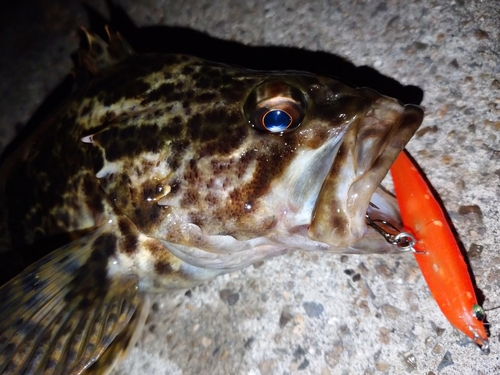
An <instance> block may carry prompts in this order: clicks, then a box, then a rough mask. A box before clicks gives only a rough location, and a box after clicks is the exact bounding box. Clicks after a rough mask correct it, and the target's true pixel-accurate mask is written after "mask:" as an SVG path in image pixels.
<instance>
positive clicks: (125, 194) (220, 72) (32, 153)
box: [0, 55, 364, 281]
mask: <svg viewBox="0 0 500 375" xmlns="http://www.w3.org/2000/svg"><path fill="white" fill-rule="evenodd" d="M269 79H276V80H279V81H280V82H285V83H290V84H291V85H293V86H294V87H297V88H298V89H300V90H303V91H304V92H305V93H307V92H311V91H312V89H313V88H315V89H316V91H321V90H323V91H324V90H329V91H331V92H335V91H337V92H342V93H343V95H345V97H346V100H338V103H339V104H338V106H333V107H332V106H329V107H321V108H318V107H320V106H321V98H319V99H320V100H317V99H316V102H312V101H311V102H310V103H307V105H308V106H309V108H308V109H307V111H308V112H307V116H309V117H310V118H311V119H312V120H315V121H316V120H317V121H320V120H326V121H325V123H326V126H324V127H318V126H317V124H315V126H316V127H317V129H315V131H314V132H307V131H302V132H291V133H288V134H285V135H283V136H276V135H269V134H265V133H261V132H259V131H257V130H255V129H253V128H252V127H250V126H249V125H248V120H247V118H246V115H245V113H244V109H243V104H244V103H245V101H246V98H247V97H248V96H249V95H250V93H251V91H252V90H253V89H255V87H256V86H258V85H259V84H261V83H262V82H264V81H267V80H269ZM325 82H326V83H328V84H330V87H328V88H327V86H326V83H325ZM332 85H333V87H332ZM312 94H313V95H314V92H312ZM270 95H272V93H270ZM320 95H325V93H324V92H320V93H319V94H318V95H317V96H318V97H320ZM327 95H328V93H327ZM330 95H331V94H330ZM356 97H357V94H356V93H355V92H354V91H353V90H352V89H350V88H348V87H347V86H345V85H343V84H341V83H338V82H336V81H333V80H328V79H326V78H322V77H315V76H312V75H307V74H297V73H293V74H286V73H276V74H275V75H273V73H259V72H253V71H245V70H241V69H235V68H230V67H227V66H225V65H220V64H215V63H214V64H211V63H207V62H205V61H203V60H200V59H197V58H193V57H188V56H183V55H141V56H132V57H131V58H129V59H128V60H127V61H126V62H125V63H122V64H120V65H118V66H117V67H114V68H113V70H112V71H111V72H109V73H107V74H104V75H103V77H102V78H97V79H96V80H95V81H94V82H93V83H92V84H91V85H89V86H87V87H86V88H84V89H82V90H81V91H80V92H79V93H78V94H77V95H76V96H75V97H74V98H73V99H72V100H70V101H69V102H68V103H66V104H65V105H64V107H63V109H62V110H60V111H59V112H58V114H57V115H56V117H54V118H53V119H51V120H50V121H48V122H46V123H45V124H44V125H42V127H41V128H40V129H39V130H38V131H37V132H36V134H35V135H34V136H33V137H32V138H31V139H30V141H29V142H30V143H29V144H28V145H26V146H25V147H24V148H23V149H22V150H21V152H19V153H18V154H17V155H16V156H15V158H14V161H12V160H11V161H9V162H8V163H7V165H4V166H3V167H2V170H1V171H0V173H1V181H2V182H1V183H0V199H1V200H2V201H1V208H0V209H1V212H0V214H1V216H0V217H1V219H2V220H1V223H0V238H2V243H3V244H4V247H5V248H9V249H14V250H15V253H13V252H12V251H10V252H9V255H11V256H12V262H11V263H10V265H9V267H8V270H5V271H6V272H5V273H3V275H7V277H4V278H3V280H2V281H6V279H8V278H9V277H11V276H13V275H15V274H16V273H18V272H19V271H20V270H21V269H22V268H23V267H25V266H27V265H29V264H31V263H32V262H33V261H35V260H36V259H38V258H40V257H41V256H43V255H44V254H45V253H46V252H48V251H50V250H52V249H53V248H54V247H53V243H54V242H52V241H49V239H52V240H53V239H54V238H57V236H60V240H59V242H58V243H64V242H65V241H67V238H68V237H66V235H65V234H68V233H73V232H77V233H78V232H79V231H80V230H84V229H87V228H92V227H94V226H98V225H99V224H101V222H100V220H102V219H103V217H108V216H110V215H120V214H125V215H126V216H127V217H128V218H130V220H131V221H132V222H133V223H135V225H137V227H138V228H139V229H140V230H141V231H143V232H145V233H155V230H156V229H157V228H159V227H160V223H162V221H163V220H164V218H165V216H166V215H168V214H169V212H170V210H171V208H169V206H161V205H158V204H157V201H158V199H159V198H161V196H162V191H164V190H163V189H164V188H165V187H166V186H168V188H169V189H170V191H169V197H178V202H179V205H180V206H181V207H182V208H183V209H187V210H189V215H190V217H191V220H192V222H193V223H196V224H198V225H200V226H201V227H202V228H203V226H204V225H205V224H206V222H207V221H210V225H211V228H210V230H211V231H212V233H214V231H217V232H218V233H225V234H232V235H235V236H241V237H244V236H249V235H251V234H252V233H254V232H256V231H259V232H260V231H262V229H263V228H265V227H269V228H272V226H273V222H274V219H273V217H268V218H265V219H264V220H259V223H256V222H249V219H251V215H249V212H248V210H247V209H245V207H250V206H251V207H252V210H256V209H257V208H258V201H259V197H260V196H262V194H264V193H265V192H266V191H267V189H269V186H270V181H272V179H274V178H276V177H277V176H279V175H280V173H282V172H283V171H284V170H285V168H286V167H287V166H288V164H289V163H290V160H291V159H292V157H293V156H294V155H295V154H296V152H297V150H298V149H300V147H315V146H316V145H317V144H319V143H321V140H322V139H323V138H324V134H325V132H327V131H328V129H331V128H332V127H334V126H336V125H338V126H339V125H341V124H342V123H343V121H344V120H343V119H342V118H340V117H339V115H340V114H341V113H347V117H353V116H354V114H355V113H357V112H358V111H359V110H360V108H361V109H362V107H363V105H364V104H363V103H362V101H361V98H359V100H356ZM325 98H326V96H325ZM324 100H326V99H324ZM315 116H316V117H317V119H315ZM335 122H337V124H336V123H335ZM305 124H307V122H306V121H305ZM304 128H306V125H304ZM88 135H93V137H92V141H93V142H94V144H89V143H84V142H82V140H81V139H82V137H85V136H88ZM243 142H247V143H248V144H249V146H251V147H249V148H248V150H247V151H246V152H245V154H244V155H232V153H233V152H234V151H235V150H238V148H240V147H241V145H242V143H243ZM96 146H97V147H96ZM145 155H147V157H146V156H145ZM200 158H205V159H206V160H209V165H207V166H206V167H208V169H204V170H200V166H199V163H198V160H199V159H200ZM208 158H209V159H208ZM116 162H119V163H120V170H119V171H117V172H115V173H111V174H108V175H106V176H104V177H103V178H100V179H97V178H96V173H97V172H98V171H99V170H101V168H102V167H103V166H104V165H105V164H107V163H108V164H109V163H116ZM160 162H161V163H163V162H165V165H166V166H167V167H168V169H169V173H168V175H166V174H165V172H164V171H163V172H159V173H158V174H157V175H155V172H152V170H154V167H155V165H157V164H159V163H160ZM255 163H256V164H255ZM250 167H251V168H252V170H253V169H254V171H253V172H252V173H253V177H252V179H251V181H248V182H246V183H244V184H243V185H242V186H241V187H239V188H238V189H234V190H233V191H232V192H231V196H230V200H227V201H225V202H221V200H220V197H218V196H217V195H215V194H212V193H211V188H212V185H213V183H214V177H216V176H218V175H220V174H223V175H225V176H227V182H228V184H231V185H233V184H234V183H235V181H236V179H238V178H241V176H242V175H244V174H245V172H246V171H247V169H248V168H250ZM179 171H182V172H179ZM244 221H246V222H247V224H246V225H242V224H243V222H244ZM229 222H236V224H235V225H227V226H226V225H225V224H220V225H219V226H218V228H214V226H213V224H214V223H229ZM245 228H247V233H244V229H245ZM163 229H164V228H162V230H163ZM241 230H243V232H242V231H241ZM236 231H238V232H236ZM156 234H158V233H156ZM125 235H128V234H125ZM162 235H163V236H164V237H165V238H168V239H170V240H176V239H177V238H176V231H175V228H172V231H171V232H170V233H162ZM128 236H129V237H130V235H128ZM44 241H47V243H49V244H50V245H51V246H52V247H50V246H47V247H41V246H40V244H43V243H44ZM35 243H36V244H37V249H36V251H32V249H30V245H32V244H35ZM128 243H129V244H128V245H125V246H124V251H125V252H127V253H131V252H133V251H134V246H133V243H134V240H133V238H130V239H129V240H128ZM26 249H28V250H29V251H28V250H26ZM12 254H14V255H12ZM7 256H8V255H7ZM160 269H162V270H165V269H166V267H160ZM2 271H3V270H2ZM7 271H8V272H7Z"/></svg>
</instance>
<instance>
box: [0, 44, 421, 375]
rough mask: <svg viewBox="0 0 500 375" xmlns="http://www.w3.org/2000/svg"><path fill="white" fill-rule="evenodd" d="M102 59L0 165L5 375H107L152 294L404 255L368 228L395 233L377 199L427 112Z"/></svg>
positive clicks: (173, 60) (112, 51)
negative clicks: (339, 258)
mask: <svg viewBox="0 0 500 375" xmlns="http://www.w3.org/2000/svg"><path fill="white" fill-rule="evenodd" d="M89 43H90V48H89V50H88V51H81V57H82V61H83V63H84V65H85V66H86V68H87V70H88V71H90V72H92V73H93V74H95V78H94V79H93V80H92V81H91V82H90V83H89V84H88V85H86V86H84V87H83V88H82V89H81V90H79V91H78V92H77V93H75V94H74V95H73V96H72V98H70V99H69V100H68V101H67V102H66V103H65V104H64V105H63V107H62V108H61V109H60V110H59V111H58V112H57V113H56V114H55V115H54V116H53V117H52V118H51V119H50V120H48V121H46V122H45V123H44V124H42V125H41V127H40V128H39V129H38V130H37V131H36V132H35V133H34V134H33V135H32V136H31V137H30V138H29V139H28V140H27V141H26V143H25V144H24V145H23V146H22V147H21V148H20V149H19V150H18V151H17V152H16V153H14V154H13V155H12V156H10V158H9V159H7V160H6V161H5V163H4V164H3V165H2V166H1V167H0V256H1V257H2V259H3V261H2V266H1V267H2V269H1V271H2V276H3V280H1V281H2V283H3V282H5V284H4V285H3V287H1V288H0V318H1V319H0V374H30V373H37V374H38V373H40V374H73V373H75V374H76V373H81V372H82V371H84V373H85V374H102V373H106V372H107V371H109V369H110V368H111V367H112V364H113V363H114V361H115V360H116V358H119V357H120V354H123V353H125V352H126V350H127V348H128V347H130V345H131V344H133V343H134V342H135V340H136V338H137V332H139V331H140V329H141V327H142V325H143V324H144V321H145V318H146V316H147V311H148V297H147V296H148V294H149V293H155V292H166V291H168V290H172V289H179V288H188V287H191V286H194V285H197V284H199V283H201V282H203V281H204V280H208V279H211V278H213V277H216V276H217V275H220V274H223V273H226V272H230V271H233V270H236V269H240V268H243V267H246V266H248V265H250V264H252V263H254V262H257V261H260V260H262V259H266V258H269V257H273V256H277V255H280V254H283V253H286V252H288V251H292V250H306V251H308V250H310V251H334V252H339V253H346V252H347V253H371V252H392V251H395V249H394V247H393V246H390V245H389V244H387V243H386V242H385V240H384V239H383V238H382V237H381V236H380V235H379V234H378V233H376V232H375V231H373V230H372V229H371V228H370V227H368V226H367V225H366V223H365V215H366V213H367V212H368V211H370V205H369V204H370V201H372V202H375V204H376V206H377V208H379V209H377V210H376V212H375V213H373V215H379V216H380V217H381V218H390V220H391V222H394V223H398V222H399V223H400V218H399V212H398V209H397V204H396V202H395V200H394V198H393V197H392V196H390V195H389V194H387V193H385V192H384V191H383V190H381V189H379V188H378V186H379V183H380V181H381V180H382V179H383V178H384V176H385V175H386V173H387V171H388V170H389V168H390V166H391V164H392V162H393V161H394V160H395V158H396V157H397V155H398V154H399V152H400V151H401V150H402V149H403V148H404V146H405V145H406V143H407V142H408V141H409V139H410V138H411V137H412V135H413V134H414V132H415V131H416V130H417V128H418V126H419V125H420V123H421V121H422V117H423V112H422V110H421V109H420V107H417V106H412V105H407V106H403V105H401V104H400V103H398V102H397V101H396V100H394V99H391V98H387V97H384V96H381V95H379V94H377V93H376V92H374V91H373V90H370V89H365V88H362V89H356V88H351V87H349V86H347V85H345V84H343V83H341V82H338V81H336V80H334V79H332V78H328V77H321V76H315V75H312V74H308V73H300V72H286V71H285V72H259V71H252V70H247V69H241V68H235V67H230V66H227V65H222V64H217V63H212V62H207V61H204V60H201V59H198V58H195V57H190V56H184V55H155V54H152V55H135V54H133V52H132V50H131V49H130V47H129V46H128V45H127V44H126V43H124V42H123V40H122V39H121V38H120V37H119V36H118V35H117V34H111V35H110V43H109V45H110V46H109V47H108V45H106V44H105V43H104V42H103V41H102V40H100V39H98V38H97V37H94V36H92V35H90V34H89ZM54 244H57V245H54ZM58 245H62V246H61V247H59V248H57V247H58ZM4 265H7V266H4ZM26 267H28V268H26ZM25 268H26V269H25ZM11 278H12V279H11ZM9 280H10V281H9Z"/></svg>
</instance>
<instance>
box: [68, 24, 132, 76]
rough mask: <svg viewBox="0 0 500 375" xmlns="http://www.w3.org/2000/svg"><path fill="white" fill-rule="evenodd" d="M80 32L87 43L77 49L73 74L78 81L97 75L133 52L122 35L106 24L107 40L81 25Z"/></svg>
mask: <svg viewBox="0 0 500 375" xmlns="http://www.w3.org/2000/svg"><path fill="white" fill-rule="evenodd" d="M82 32H83V34H84V36H85V39H86V41H87V43H86V46H85V47H80V48H79V49H78V52H77V56H76V61H75V68H74V69H73V74H74V75H75V76H76V78H77V81H78V82H79V83H81V82H82V81H86V80H88V79H89V78H90V77H94V76H97V75H99V74H100V73H101V72H102V71H105V70H107V69H108V68H110V67H112V66H114V65H116V64H118V63H120V62H122V61H124V60H126V59H127V58H128V57H130V56H132V55H134V54H135V51H134V49H133V48H132V47H131V46H130V44H128V42H127V41H126V40H125V39H124V38H123V37H122V35H121V34H120V33H119V32H117V31H114V30H112V29H110V28H109V27H108V26H106V33H107V35H108V42H105V41H104V40H102V39H101V38H100V37H99V36H98V35H97V34H95V33H93V32H92V31H90V30H87V29H85V28H84V27H82Z"/></svg>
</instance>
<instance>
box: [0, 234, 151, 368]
mask: <svg viewBox="0 0 500 375" xmlns="http://www.w3.org/2000/svg"><path fill="white" fill-rule="evenodd" d="M117 243H118V239H117V237H116V236H115V235H114V234H113V233H112V232H111V228H110V227H108V226H103V227H101V228H99V229H97V230H95V231H94V232H92V233H90V234H89V235H87V236H85V237H83V238H81V239H79V240H76V241H73V242H71V243H70V244H68V245H66V246H63V247H61V248H59V249H57V250H55V251H54V252H52V253H50V254H49V255H47V256H46V257H45V258H43V259H41V260H40V261H38V262H37V263H34V264H33V265H31V266H30V267H28V268H27V269H26V270H24V271H23V272H22V273H21V274H20V275H18V276H16V277H15V278H14V279H12V280H11V281H9V282H8V283H7V284H5V285H3V286H2V287H1V288H0V374H1V375H7V374H9V375H11V374H12V375H14V374H16V375H22V374H25V375H26V374H43V375H48V374H51V375H52V374H53V375H56V374H81V373H83V372H84V371H85V370H86V369H87V368H89V367H90V366H91V365H92V364H94V363H95V362H97V361H98V360H99V358H100V357H101V355H103V353H104V352H105V351H106V349H108V348H109V347H110V346H111V345H112V343H113V342H114V341H115V340H116V339H117V337H119V336H120V335H121V334H122V333H124V335H125V336H127V334H128V333H126V332H127V329H128V328H127V327H128V325H129V324H130V323H131V322H132V323H133V325H135V326H136V327H135V328H137V327H138V324H139V323H140V322H141V319H142V320H144V319H145V318H143V317H142V315H143V314H142V311H143V308H144V306H145V305H147V304H145V297H144V296H143V295H142V294H141V293H140V292H139V290H138V286H137V276H136V275H130V274H124V273H120V272H119V271H116V270H113V272H111V271H110V270H109V268H110V267H108V265H110V264H112V259H110V258H112V257H113V254H114V253H115V252H116V246H117ZM111 268H112V267H111ZM128 335H130V334H128ZM132 338H133V337H132V336H130V339H129V341H130V340H131V339H132ZM125 339H127V337H125ZM112 364H113V363H111V364H110V365H109V366H108V367H111V366H112ZM104 368H105V365H104V364H102V365H101V366H100V369H102V370H101V371H104ZM92 373H93V374H99V373H98V372H92Z"/></svg>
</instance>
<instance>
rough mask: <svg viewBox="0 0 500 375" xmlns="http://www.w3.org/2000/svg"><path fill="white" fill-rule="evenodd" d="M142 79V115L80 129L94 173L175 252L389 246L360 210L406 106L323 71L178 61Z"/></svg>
mask: <svg viewBox="0 0 500 375" xmlns="http://www.w3.org/2000/svg"><path fill="white" fill-rule="evenodd" d="M159 77H161V78H162V80H163V81H161V82H158V80H159ZM165 77H167V78H165ZM143 80H144V81H146V82H147V83H148V85H149V86H150V87H151V89H150V90H149V91H147V92H146V93H145V94H144V96H143V98H142V102H141V103H142V107H141V108H142V112H141V113H140V114H138V115H136V116H132V117H130V116H129V117H128V118H127V119H126V120H123V121H120V132H119V133H116V132H115V133H114V136H113V137H111V136H110V134H107V133H109V132H110V131H112V129H111V128H107V129H105V130H103V131H101V132H99V133H97V134H95V135H93V136H92V142H93V143H94V144H96V145H98V146H100V147H102V149H103V151H104V159H105V160H104V165H103V167H102V169H101V170H100V171H99V172H98V173H97V176H98V177H99V178H100V180H101V184H102V186H103V188H104V189H105V191H106V192H107V193H108V194H109V196H110V197H111V199H112V201H113V202H114V204H115V205H116V207H117V208H118V210H120V211H121V212H123V213H125V214H126V215H127V216H128V217H129V218H130V219H131V220H132V221H133V222H134V223H135V224H136V225H137V227H138V228H139V229H140V230H141V231H142V232H143V233H145V234H146V235H148V236H150V237H154V238H157V239H160V240H161V241H163V242H164V244H165V246H167V247H168V249H169V250H170V251H171V252H173V253H174V254H175V255H177V256H178V257H180V258H181V259H183V260H186V261H188V262H190V263H194V264H196V265H199V266H208V267H220V268H225V269H233V268H240V267H241V266H245V265H247V264H250V263H252V262H254V261H257V260H259V259H262V258H265V257H267V256H273V255H277V254H280V253H283V252H285V251H288V250H290V249H301V250H325V251H338V252H388V251H391V249H393V248H392V247H390V246H388V244H387V243H386V242H385V240H384V239H383V237H382V236H380V234H378V233H375V231H373V230H372V229H371V228H370V227H369V226H367V225H366V218H365V215H366V213H367V211H368V210H369V205H370V200H372V197H373V196H374V194H375V195H377V196H380V194H378V193H377V189H378V187H379V184H380V182H381V180H382V179H383V178H384V177H385V175H386V174H387V172H388V170H389V168H390V166H391V164H392V162H393V161H394V160H395V158H396V157H397V155H398V154H399V152H400V151H401V150H402V149H403V148H404V146H405V145H406V143H407V142H408V141H409V140H410V138H411V137H412V135H413V134H414V132H415V131H416V129H417V128H418V126H419V125H420V123H421V121H422V117H423V111H422V109H421V108H420V107H418V106H413V105H406V106H404V105H402V104H400V103H399V102H398V101H397V100H395V99H391V98H388V97H384V96H382V95H379V94H378V93H376V92H375V91H373V90H370V89H366V88H361V89H357V88H352V87H350V86H348V85H346V84H343V83H341V82H339V81H337V80H335V79H333V78H329V77H322V76H316V75H312V74H308V73H302V72H294V71H290V72H257V71H251V70H246V69H238V68H233V67H228V66H225V65H220V64H213V63H208V62H205V61H203V60H199V59H192V58H189V59H184V60H180V61H177V62H176V63H175V64H171V65H166V66H165V67H164V68H163V73H162V74H161V75H159V74H158V73H155V74H153V75H151V76H150V77H149V78H143ZM122 106H123V104H122ZM151 113H154V114H155V115H154V117H153V116H151ZM148 124H149V125H148ZM127 128H131V129H130V131H128V132H127V131H126V129H127ZM146 129H148V130H147V131H146ZM151 129H153V130H151ZM117 138H119V139H120V141H119V142H120V143H117V142H118V141H117ZM110 156H111V157H110ZM384 199H385V200H390V198H389V199H387V198H384ZM384 199H383V200H384ZM395 205H396V204H395V203H391V204H389V206H390V207H391V208H390V210H392V211H393V212H392V214H391V215H392V216H391V217H392V218H393V219H394V220H399V217H398V214H397V209H394V206H395ZM377 206H380V203H377ZM207 254H210V256H212V255H213V254H216V256H214V257H215V258H214V259H213V260H212V261H207V259H206V258H207ZM221 254H225V255H224V256H223V255H221ZM224 259H225V260H224ZM211 262H212V263H211Z"/></svg>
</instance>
